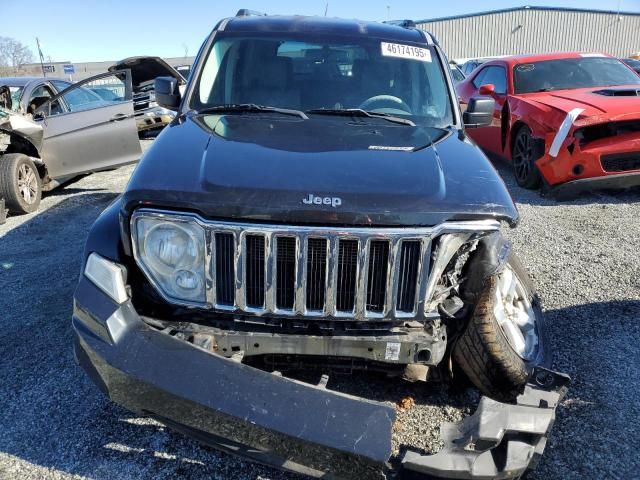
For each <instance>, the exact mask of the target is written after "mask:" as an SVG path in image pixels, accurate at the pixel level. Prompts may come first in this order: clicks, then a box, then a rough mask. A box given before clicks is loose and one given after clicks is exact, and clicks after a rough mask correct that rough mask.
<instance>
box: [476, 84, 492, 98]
mask: <svg viewBox="0 0 640 480" xmlns="http://www.w3.org/2000/svg"><path fill="white" fill-rule="evenodd" d="M478 93H479V94H480V95H493V94H494V93H496V87H495V85H493V84H491V83H487V84H486V85H481V86H480V90H478Z"/></svg>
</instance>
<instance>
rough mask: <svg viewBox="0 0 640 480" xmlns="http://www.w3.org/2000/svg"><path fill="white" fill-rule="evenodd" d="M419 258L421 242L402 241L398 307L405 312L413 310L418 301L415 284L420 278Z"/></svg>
mask: <svg viewBox="0 0 640 480" xmlns="http://www.w3.org/2000/svg"><path fill="white" fill-rule="evenodd" d="M419 258H420V242H416V241H406V242H403V243H402V250H401V253H400V275H399V278H398V295H397V298H396V308H397V309H398V310H400V311H403V312H407V311H412V310H413V305H414V304H415V301H416V289H415V288H413V285H415V284H416V282H417V280H418V265H419V263H420V262H419Z"/></svg>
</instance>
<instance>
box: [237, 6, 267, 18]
mask: <svg viewBox="0 0 640 480" xmlns="http://www.w3.org/2000/svg"><path fill="white" fill-rule="evenodd" d="M266 16H267V14H266V13H263V12H257V11H255V10H249V9H248V8H241V9H240V10H238V13H236V17H266Z"/></svg>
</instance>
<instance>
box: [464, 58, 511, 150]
mask: <svg viewBox="0 0 640 480" xmlns="http://www.w3.org/2000/svg"><path fill="white" fill-rule="evenodd" d="M472 84H473V87H474V92H473V93H472V95H471V96H476V95H478V94H479V90H480V87H481V86H482V85H493V87H494V93H492V94H491V96H492V98H493V99H494V100H495V110H494V112H493V121H492V122H491V125H489V126H488V127H480V128H473V129H469V130H468V131H467V133H468V134H469V136H470V137H471V138H473V139H474V140H475V141H476V143H477V144H478V145H479V146H480V147H482V148H483V149H485V150H487V151H489V152H492V153H496V154H499V155H502V154H503V151H502V109H503V107H504V104H505V102H506V101H507V71H506V70H505V68H504V67H502V66H498V65H488V66H486V67H484V68H482V69H481V70H480V71H479V72H478V74H477V75H475V77H474V78H473V81H472Z"/></svg>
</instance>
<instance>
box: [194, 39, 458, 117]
mask: <svg viewBox="0 0 640 480" xmlns="http://www.w3.org/2000/svg"><path fill="white" fill-rule="evenodd" d="M304 36H305V37H307V38H308V34H305V35H304ZM385 47H388V46H387V45H383V44H382V42H381V41H380V40H379V39H374V38H360V37H358V38H348V39H339V38H337V39H334V38H333V37H328V36H327V37H320V38H316V39H315V40H314V41H308V40H306V38H305V40H304V41H302V39H296V38H289V37H284V38H278V37H277V36H272V35H270V36H264V37H240V36H230V37H219V38H218V40H217V41H216V42H215V44H214V45H213V46H212V48H211V50H210V51H209V53H208V56H207V58H206V61H205V64H204V66H203V69H202V73H201V74H200V78H198V79H197V80H196V83H195V95H194V97H193V98H192V101H191V106H192V107H193V108H195V109H197V110H199V109H202V108H206V107H207V106H214V105H224V104H237V103H255V104H260V105H268V106H274V107H283V108H294V109H298V110H305V111H306V110H310V109H318V108H325V109H336V108H337V109H345V108H363V109H366V110H373V111H381V112H385V113H389V114H392V115H400V116H405V115H406V116H407V117H409V118H410V119H411V120H412V121H414V122H420V123H426V124H429V125H433V126H438V125H449V124H451V123H452V122H453V115H452V104H451V98H450V96H449V91H448V89H447V85H446V82H445V77H444V71H443V66H442V64H441V63H440V61H439V57H438V55H437V54H436V52H435V50H434V49H433V48H432V47H429V46H428V45H426V44H425V45H420V46H400V47H393V46H392V47H391V48H392V49H393V48H396V49H404V53H402V52H400V50H397V51H385V50H383V49H384V48H385ZM414 53H415V54H416V56H415V57H412V55H413V54H414ZM418 54H419V55H418ZM403 55H404V56H403ZM399 56H400V57H401V58H398V57H399ZM381 96H386V97H387V98H386V100H385V99H384V98H378V99H377V100H374V99H375V98H376V97H381ZM389 97H393V99H389Z"/></svg>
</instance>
